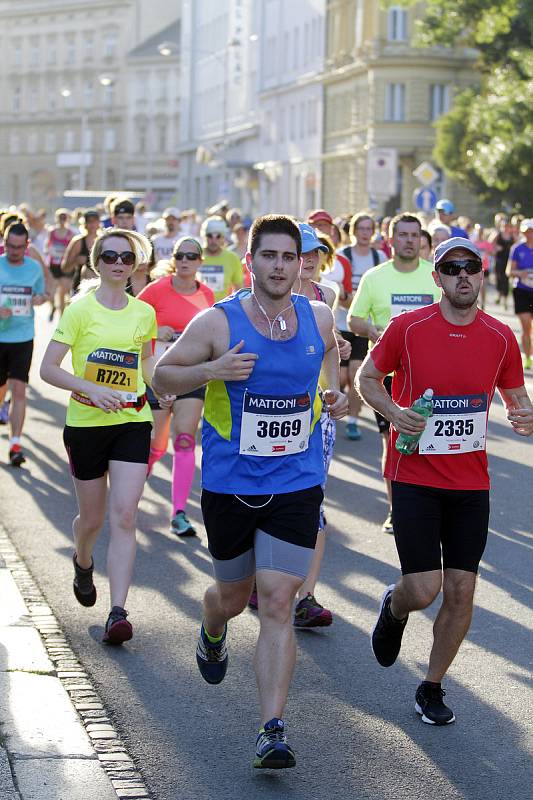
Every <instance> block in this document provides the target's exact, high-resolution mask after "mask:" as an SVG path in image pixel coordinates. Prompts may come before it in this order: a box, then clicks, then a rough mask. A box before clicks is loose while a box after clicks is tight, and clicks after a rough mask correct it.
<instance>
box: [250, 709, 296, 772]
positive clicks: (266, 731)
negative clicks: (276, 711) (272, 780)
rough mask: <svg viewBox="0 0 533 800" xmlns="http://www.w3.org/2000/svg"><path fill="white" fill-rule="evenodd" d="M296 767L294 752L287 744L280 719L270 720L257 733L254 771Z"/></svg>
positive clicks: (283, 726)
mask: <svg viewBox="0 0 533 800" xmlns="http://www.w3.org/2000/svg"><path fill="white" fill-rule="evenodd" d="M294 766H296V759H295V757H294V751H293V749H292V748H291V747H290V745H289V744H287V737H286V736H285V725H284V723H283V720H282V719H277V717H274V719H271V720H270V721H269V722H265V725H264V727H263V728H261V730H260V731H259V734H258V736H257V742H256V745H255V759H254V767H255V769H286V768H287V767H294Z"/></svg>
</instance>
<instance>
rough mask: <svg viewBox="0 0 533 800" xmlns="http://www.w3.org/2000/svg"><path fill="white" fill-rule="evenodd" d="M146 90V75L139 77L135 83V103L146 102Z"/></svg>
mask: <svg viewBox="0 0 533 800" xmlns="http://www.w3.org/2000/svg"><path fill="white" fill-rule="evenodd" d="M147 88H148V76H147V75H143V74H141V75H139V76H138V77H137V82H136V84H135V95H136V97H137V102H142V101H144V100H146V91H147Z"/></svg>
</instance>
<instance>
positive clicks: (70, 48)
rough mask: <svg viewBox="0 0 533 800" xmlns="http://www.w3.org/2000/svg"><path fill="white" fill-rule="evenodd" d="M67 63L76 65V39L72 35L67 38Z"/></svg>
mask: <svg viewBox="0 0 533 800" xmlns="http://www.w3.org/2000/svg"><path fill="white" fill-rule="evenodd" d="M65 61H66V63H67V64H74V62H75V61H76V39H75V38H74V34H72V33H70V34H69V35H68V36H67V41H66V50H65Z"/></svg>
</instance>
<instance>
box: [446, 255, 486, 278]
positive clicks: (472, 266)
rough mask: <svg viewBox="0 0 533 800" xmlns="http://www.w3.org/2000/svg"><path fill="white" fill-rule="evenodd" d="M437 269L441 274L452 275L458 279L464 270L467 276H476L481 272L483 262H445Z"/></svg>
mask: <svg viewBox="0 0 533 800" xmlns="http://www.w3.org/2000/svg"><path fill="white" fill-rule="evenodd" d="M437 269H438V271H439V272H442V274H443V275H451V276H452V277H454V278H456V277H457V276H458V275H459V274H460V272H461V270H462V269H464V271H465V272H466V274H467V275H476V274H477V273H478V272H481V270H482V266H481V261H473V260H470V259H468V260H466V261H445V262H444V263H442V264H439V265H438V266H437Z"/></svg>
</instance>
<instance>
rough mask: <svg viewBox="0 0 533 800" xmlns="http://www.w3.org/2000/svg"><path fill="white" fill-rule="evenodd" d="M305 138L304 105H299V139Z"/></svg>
mask: <svg viewBox="0 0 533 800" xmlns="http://www.w3.org/2000/svg"><path fill="white" fill-rule="evenodd" d="M304 137H305V103H304V102H303V101H302V102H301V103H300V139H303V138H304Z"/></svg>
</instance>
